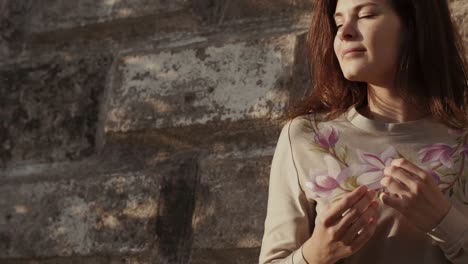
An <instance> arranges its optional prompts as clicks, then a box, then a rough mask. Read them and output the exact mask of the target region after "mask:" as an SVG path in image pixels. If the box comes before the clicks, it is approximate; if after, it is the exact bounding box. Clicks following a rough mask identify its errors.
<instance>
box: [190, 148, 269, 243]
mask: <svg viewBox="0 0 468 264" xmlns="http://www.w3.org/2000/svg"><path fill="white" fill-rule="evenodd" d="M257 152H259V153H257V154H256V155H255V154H254V155H252V154H250V155H249V154H247V153H243V154H242V153H239V156H240V157H231V158H223V159H210V158H209V157H208V158H206V159H204V161H202V162H201V164H200V170H199V174H200V187H199V190H198V192H197V196H196V207H195V212H194V216H193V222H192V224H193V232H194V233H193V234H194V237H193V248H194V249H206V250H208V249H212V250H215V249H233V248H238V249H242V248H256V247H260V245H261V239H262V234H263V227H264V226H263V225H264V221H265V215H266V210H264V209H265V208H266V204H267V195H268V177H269V170H270V162H271V153H269V152H271V151H270V150H266V151H265V152H266V153H262V154H263V155H261V154H260V153H261V150H257ZM268 154H270V155H268ZM264 155H265V156H264ZM262 208H263V209H262Z"/></svg>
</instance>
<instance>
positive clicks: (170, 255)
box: [0, 159, 197, 263]
mask: <svg viewBox="0 0 468 264" xmlns="http://www.w3.org/2000/svg"><path fill="white" fill-rule="evenodd" d="M119 163H123V162H122V161H120V162H118V163H116V164H115V165H117V166H120V167H123V166H122V165H119ZM99 166H101V165H100V163H99V162H95V163H94V164H93V165H92V166H83V167H82V168H80V170H81V172H82V176H81V177H67V176H65V175H62V180H55V181H52V180H44V179H43V178H42V177H45V176H46V175H47V174H59V173H60V172H61V171H64V170H65V171H67V168H62V169H61V170H59V171H46V172H42V173H41V174H42V175H43V176H40V177H39V175H35V176H36V177H38V178H37V179H42V180H39V181H37V180H34V181H31V180H30V181H27V182H23V183H15V182H9V183H5V182H4V183H2V184H1V185H0V216H1V217H0V262H2V263H3V261H2V259H10V260H11V259H15V258H24V259H26V258H29V259H41V258H44V257H63V260H62V261H63V262H62V261H60V262H56V263H69V262H67V258H65V257H77V256H103V255H104V256H106V255H109V256H112V255H113V256H116V255H122V256H125V255H131V254H133V255H135V254H140V255H142V256H144V255H145V254H146V255H148V254H150V255H152V256H153V259H154V260H157V259H160V260H161V262H160V263H176V262H177V263H179V262H180V261H182V262H180V263H184V262H186V261H187V259H188V257H189V255H188V253H189V248H190V243H187V241H190V240H189V238H190V236H191V216H192V212H193V208H194V191H195V189H196V185H197V178H196V173H197V170H196V162H195V161H193V160H192V159H178V160H177V163H165V164H160V165H158V166H153V167H146V168H145V169H141V170H137V171H125V170H123V171H119V172H112V173H111V172H109V173H93V172H94V171H99V170H100V169H101V168H100V167H99ZM105 166H110V165H109V164H107V165H105ZM56 170H58V169H56ZM70 170H71V171H73V172H74V173H75V174H76V173H79V171H78V170H77V168H74V167H70V168H68V171H70ZM33 174H34V173H33ZM36 174H37V173H36ZM29 178H31V177H29ZM31 179H32V178H31ZM184 259H185V261H184ZM70 260H73V258H71V259H70ZM162 260H164V261H162ZM100 263H105V262H100Z"/></svg>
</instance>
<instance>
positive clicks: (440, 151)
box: [418, 143, 453, 168]
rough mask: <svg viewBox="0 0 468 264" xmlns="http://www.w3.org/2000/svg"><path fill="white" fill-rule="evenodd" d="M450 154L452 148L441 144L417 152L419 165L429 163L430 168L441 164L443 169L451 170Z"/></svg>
mask: <svg viewBox="0 0 468 264" xmlns="http://www.w3.org/2000/svg"><path fill="white" fill-rule="evenodd" d="M452 154H453V148H452V147H451V146H449V145H447V144H443V143H437V144H433V145H430V146H428V147H424V148H422V149H421V150H420V151H418V155H419V159H420V161H421V163H423V164H424V163H429V164H430V165H431V167H432V166H434V167H435V166H437V165H438V164H440V163H442V164H443V165H444V166H445V167H447V168H452V166H453V162H452V160H451V157H452Z"/></svg>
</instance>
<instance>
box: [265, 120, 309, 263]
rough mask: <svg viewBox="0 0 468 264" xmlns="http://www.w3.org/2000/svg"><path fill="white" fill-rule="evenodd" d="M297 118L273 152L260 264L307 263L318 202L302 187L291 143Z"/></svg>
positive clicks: (289, 125) (280, 138)
mask: <svg viewBox="0 0 468 264" xmlns="http://www.w3.org/2000/svg"><path fill="white" fill-rule="evenodd" d="M293 121H294V120H293ZM293 121H289V122H288V123H287V124H286V125H285V126H283V128H282V130H281V134H280V136H279V139H278V143H277V145H276V149H275V153H274V155H273V161H272V164H271V171H270V180H269V187H268V206H267V214H266V219H265V225H264V235H263V240H262V246H261V250H260V257H259V263H260V264H267V263H275V264H282V263H288V264H291V263H294V264H307V262H306V260H305V259H304V257H303V254H302V245H303V243H304V242H305V241H306V240H307V239H309V237H310V235H311V233H312V230H311V229H312V228H313V227H312V225H311V224H310V223H313V222H314V219H312V217H315V209H314V208H315V203H313V202H310V201H308V200H307V199H306V196H305V193H304V191H303V190H302V189H301V186H300V182H299V178H298V173H297V170H296V167H295V166H296V164H295V163H294V157H293V150H292V146H291V138H292V137H291V133H290V131H291V123H292V122H293Z"/></svg>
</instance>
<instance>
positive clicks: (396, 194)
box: [380, 159, 451, 233]
mask: <svg viewBox="0 0 468 264" xmlns="http://www.w3.org/2000/svg"><path fill="white" fill-rule="evenodd" d="M384 176H385V177H384V178H382V180H381V181H380V183H381V184H382V186H384V187H386V188H387V190H388V191H389V192H390V193H391V194H393V195H391V194H389V193H382V196H381V198H382V202H383V203H384V204H386V205H388V206H391V207H393V208H394V209H396V210H397V211H399V212H400V213H401V214H402V215H404V216H405V217H406V218H407V219H408V220H409V221H410V222H412V223H413V224H414V225H415V226H416V227H417V228H419V229H420V230H422V231H423V232H426V233H427V232H429V231H431V230H432V229H433V228H434V227H436V226H437V225H438V224H439V223H440V222H441V221H442V219H443V218H444V217H445V216H446V215H447V213H448V212H449V210H450V207H451V204H450V202H449V201H448V199H447V198H446V197H445V196H444V194H443V193H442V191H441V190H440V189H439V187H438V186H437V184H436V181H435V179H434V177H433V176H432V175H431V174H430V173H429V172H427V171H425V170H423V169H422V168H420V167H418V166H416V165H415V164H413V163H412V162H410V161H408V160H406V159H395V160H393V161H392V163H391V166H389V167H386V168H385V169H384Z"/></svg>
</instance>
